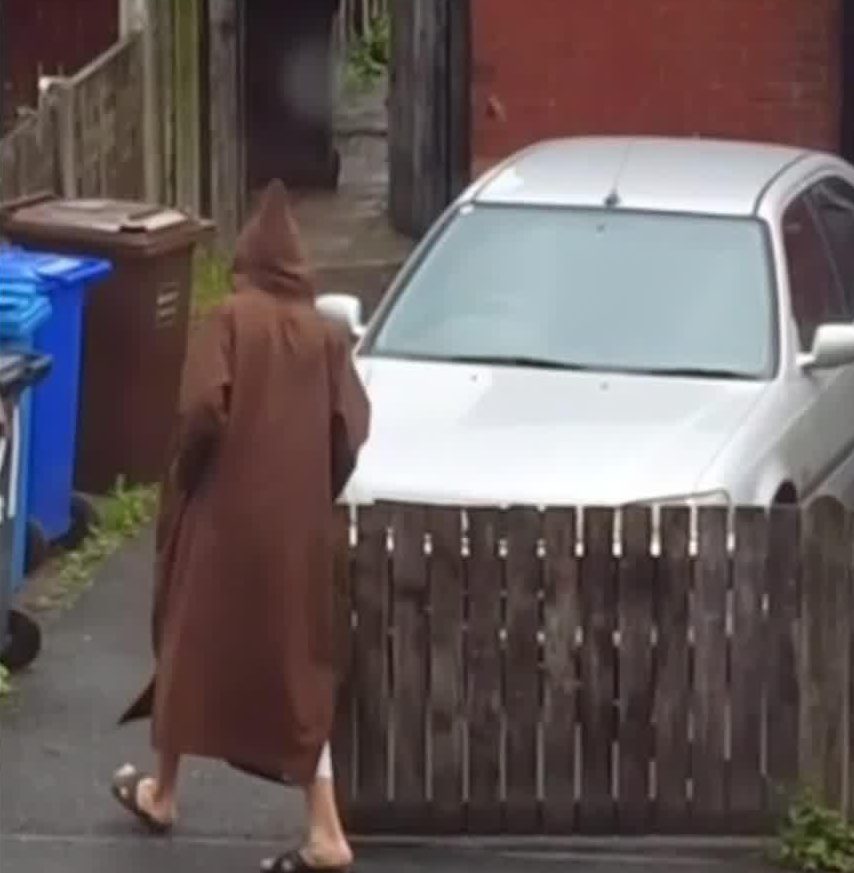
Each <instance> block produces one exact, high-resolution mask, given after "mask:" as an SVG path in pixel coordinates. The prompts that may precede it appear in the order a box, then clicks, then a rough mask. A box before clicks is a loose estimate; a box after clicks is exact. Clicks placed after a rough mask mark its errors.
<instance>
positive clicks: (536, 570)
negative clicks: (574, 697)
mask: <svg viewBox="0 0 854 873" xmlns="http://www.w3.org/2000/svg"><path fill="white" fill-rule="evenodd" d="M504 523H505V528H504V530H505V536H506V539H507V549H508V551H507V560H506V564H505V573H506V584H507V648H506V653H505V658H504V669H505V675H504V688H505V711H506V717H507V749H506V755H507V798H506V804H505V816H506V825H505V829H506V830H510V831H512V832H513V833H533V832H534V831H535V830H536V829H537V825H538V803H537V728H538V725H539V716H540V688H539V644H538V639H537V635H538V632H539V629H540V620H539V618H540V617H539V605H540V602H539V598H540V593H541V590H542V561H541V560H540V558H539V556H538V554H537V546H538V543H539V540H540V536H541V533H542V529H541V516H540V514H539V513H538V512H537V511H536V510H534V509H518V510H513V511H511V512H508V513H507V514H506V516H505V518H504Z"/></svg>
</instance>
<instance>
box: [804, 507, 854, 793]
mask: <svg viewBox="0 0 854 873" xmlns="http://www.w3.org/2000/svg"><path fill="white" fill-rule="evenodd" d="M850 543H851V532H850V528H849V518H848V516H847V515H846V513H845V511H844V509H843V507H842V505H841V504H839V503H837V502H836V501H833V500H831V499H829V498H823V499H820V500H817V501H816V502H815V503H814V504H813V505H812V506H811V507H810V508H809V509H808V510H807V512H806V514H805V516H804V539H803V546H802V548H803V559H804V564H803V578H802V585H801V597H802V601H801V611H802V612H801V614H802V625H801V631H802V637H801V647H800V655H801V683H802V684H801V688H802V696H801V707H802V708H801V722H800V725H801V733H800V736H801V752H800V768H801V769H800V777H801V781H802V782H803V783H804V784H805V786H807V787H809V788H811V789H812V790H813V791H814V792H815V795H816V797H817V798H818V799H819V801H821V802H822V803H825V804H827V805H828V806H834V807H838V806H840V805H841V804H842V802H843V800H844V793H845V780H846V779H847V770H848V766H847V762H846V761H845V760H844V753H845V748H846V745H847V743H846V740H845V723H846V713H845V700H846V695H847V688H848V669H849V664H848V656H849V652H848V645H849V638H850V622H851V617H850V607H851V598H850V592H849V588H850V581H851V554H850V553H851V545H850Z"/></svg>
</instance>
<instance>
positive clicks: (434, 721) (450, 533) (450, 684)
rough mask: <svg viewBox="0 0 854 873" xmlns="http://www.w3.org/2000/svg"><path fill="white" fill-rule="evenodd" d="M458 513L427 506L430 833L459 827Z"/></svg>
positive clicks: (461, 598) (461, 583) (462, 588)
mask: <svg viewBox="0 0 854 873" xmlns="http://www.w3.org/2000/svg"><path fill="white" fill-rule="evenodd" d="M461 521H462V516H461V513H460V511H459V510H457V509H431V510H429V511H428V523H427V524H428V528H429V530H430V533H431V536H432V556H431V559H430V751H431V755H430V758H431V776H432V780H431V783H432V798H431V800H432V804H431V805H432V809H431V816H430V822H431V827H432V829H433V830H434V831H438V832H440V833H454V832H459V831H460V830H462V827H463V823H464V820H463V787H464V786H463V764H464V759H463V740H464V730H465V713H464V708H465V673H464V666H463V644H464V643H463V634H464V622H465V612H464V605H465V598H466V595H467V592H466V584H465V583H466V580H465V578H464V569H465V568H464V566H463V558H462V529H461Z"/></svg>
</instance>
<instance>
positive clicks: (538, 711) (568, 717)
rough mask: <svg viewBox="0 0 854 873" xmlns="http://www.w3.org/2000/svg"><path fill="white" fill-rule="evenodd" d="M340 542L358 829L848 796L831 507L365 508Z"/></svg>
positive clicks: (492, 829) (530, 822)
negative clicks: (801, 795) (694, 510)
mask: <svg viewBox="0 0 854 873" xmlns="http://www.w3.org/2000/svg"><path fill="white" fill-rule="evenodd" d="M692 518H693V519H694V522H692ZM694 523H695V524H694ZM343 527H344V526H343V525H342V528H343ZM653 527H655V528H656V530H657V532H658V533H657V534H656V536H653V535H652V531H653ZM692 530H693V531H694V533H693V535H692ZM615 534H616V535H615ZM345 539H346V542H345ZM655 540H659V542H658V543H657V544H655V547H652V546H651V543H653V544H654V541H655ZM338 555H339V558H338V581H339V584H340V585H341V589H340V592H341V593H340V597H339V606H340V616H339V619H340V621H339V632H338V639H339V641H340V642H341V644H342V649H341V656H342V659H343V661H344V663H345V664H346V666H347V671H346V675H347V676H348V681H347V682H346V683H345V684H344V686H343V690H342V694H341V699H340V707H339V717H338V720H337V726H336V736H335V742H334V747H335V758H336V767H337V777H338V789H339V794H340V797H341V801H342V804H343V806H344V809H345V813H346V816H347V819H348V823H349V825H350V826H351V827H352V828H353V829H354V830H356V831H359V832H362V833H369V832H378V831H383V832H395V833H424V832H433V833H473V834H491V833H511V834H521V833H549V834H570V833H583V834H616V833H627V834H646V833H663V834H745V833H747V834H758V833H762V832H765V831H767V830H768V829H769V827H771V826H772V825H773V824H774V823H775V821H776V820H777V818H778V816H779V815H780V813H781V811H782V810H783V809H784V808H785V807H786V805H787V804H788V802H789V800H790V798H791V796H792V792H793V791H795V790H796V789H799V788H803V787H807V786H808V787H811V788H812V789H814V790H815V791H816V792H817V793H818V796H819V797H820V798H822V799H823V800H825V801H826V802H827V803H829V804H830V805H833V806H835V807H838V808H840V809H842V810H843V811H845V812H846V813H847V812H849V811H850V809H851V787H852V768H854V756H852V743H851V735H852V729H854V727H852V719H851V709H852V693H851V685H852V671H851V669H850V664H851V657H852V652H854V648H852V641H853V640H854V621H852V598H851V581H852V525H851V520H850V518H849V517H848V516H847V515H846V514H845V513H844V511H843V510H842V509H841V507H840V506H839V505H838V504H836V503H834V502H830V501H819V502H817V503H816V504H814V505H813V506H812V507H811V508H810V509H809V510H808V511H805V512H804V513H803V514H800V513H799V512H798V511H796V510H794V509H788V510H787V509H782V508H781V509H775V510H773V511H771V512H770V513H769V512H766V511H763V510H760V509H743V510H741V509H740V510H738V511H737V512H735V513H734V514H733V515H732V516H729V515H728V514H727V513H726V511H724V510H721V509H715V508H709V509H703V510H701V511H700V512H699V513H698V514H696V515H692V514H691V513H690V512H689V511H688V510H687V509H681V508H672V509H664V510H662V513H661V516H660V521H656V518H655V517H654V516H653V515H652V514H651V512H650V511H649V510H646V509H640V508H638V509H630V510H627V511H625V512H622V513H619V514H615V513H614V512H613V511H611V510H605V509H601V510H600V509H587V510H585V511H583V513H582V512H581V511H579V512H574V511H571V510H557V511H547V512H544V513H540V512H538V511H534V510H528V509H520V510H512V511H507V512H499V511H489V510H478V511H475V512H470V513H463V512H461V511H459V510H454V509H438V508H422V507H413V506H396V505H395V506H392V505H389V506H376V507H372V508H370V509H367V510H363V511H361V512H360V513H359V514H358V517H357V519H356V521H355V522H353V523H352V524H351V525H350V527H349V528H348V531H347V536H346V538H345V537H344V535H343V531H342V543H341V548H340V550H339V552H338Z"/></svg>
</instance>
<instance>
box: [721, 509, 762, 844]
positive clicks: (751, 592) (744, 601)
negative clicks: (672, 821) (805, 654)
mask: <svg viewBox="0 0 854 873" xmlns="http://www.w3.org/2000/svg"><path fill="white" fill-rule="evenodd" d="M735 525H736V526H735V534H736V540H735V542H736V551H735V555H734V559H733V579H732V592H733V594H732V640H731V644H730V645H731V674H730V706H731V712H732V755H731V759H730V775H729V803H728V814H729V821H728V828H727V829H728V831H730V832H731V833H740V832H745V833H760V832H761V830H762V827H763V825H764V824H765V823H766V815H765V785H764V779H763V776H762V742H761V741H762V699H763V692H764V688H763V686H764V682H763V678H764V677H763V673H764V671H763V669H762V642H763V616H762V601H763V595H764V592H765V570H766V567H767V565H768V518H767V514H766V512H765V510H764V509H759V508H756V509H740V510H738V511H737V512H736V515H735Z"/></svg>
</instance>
